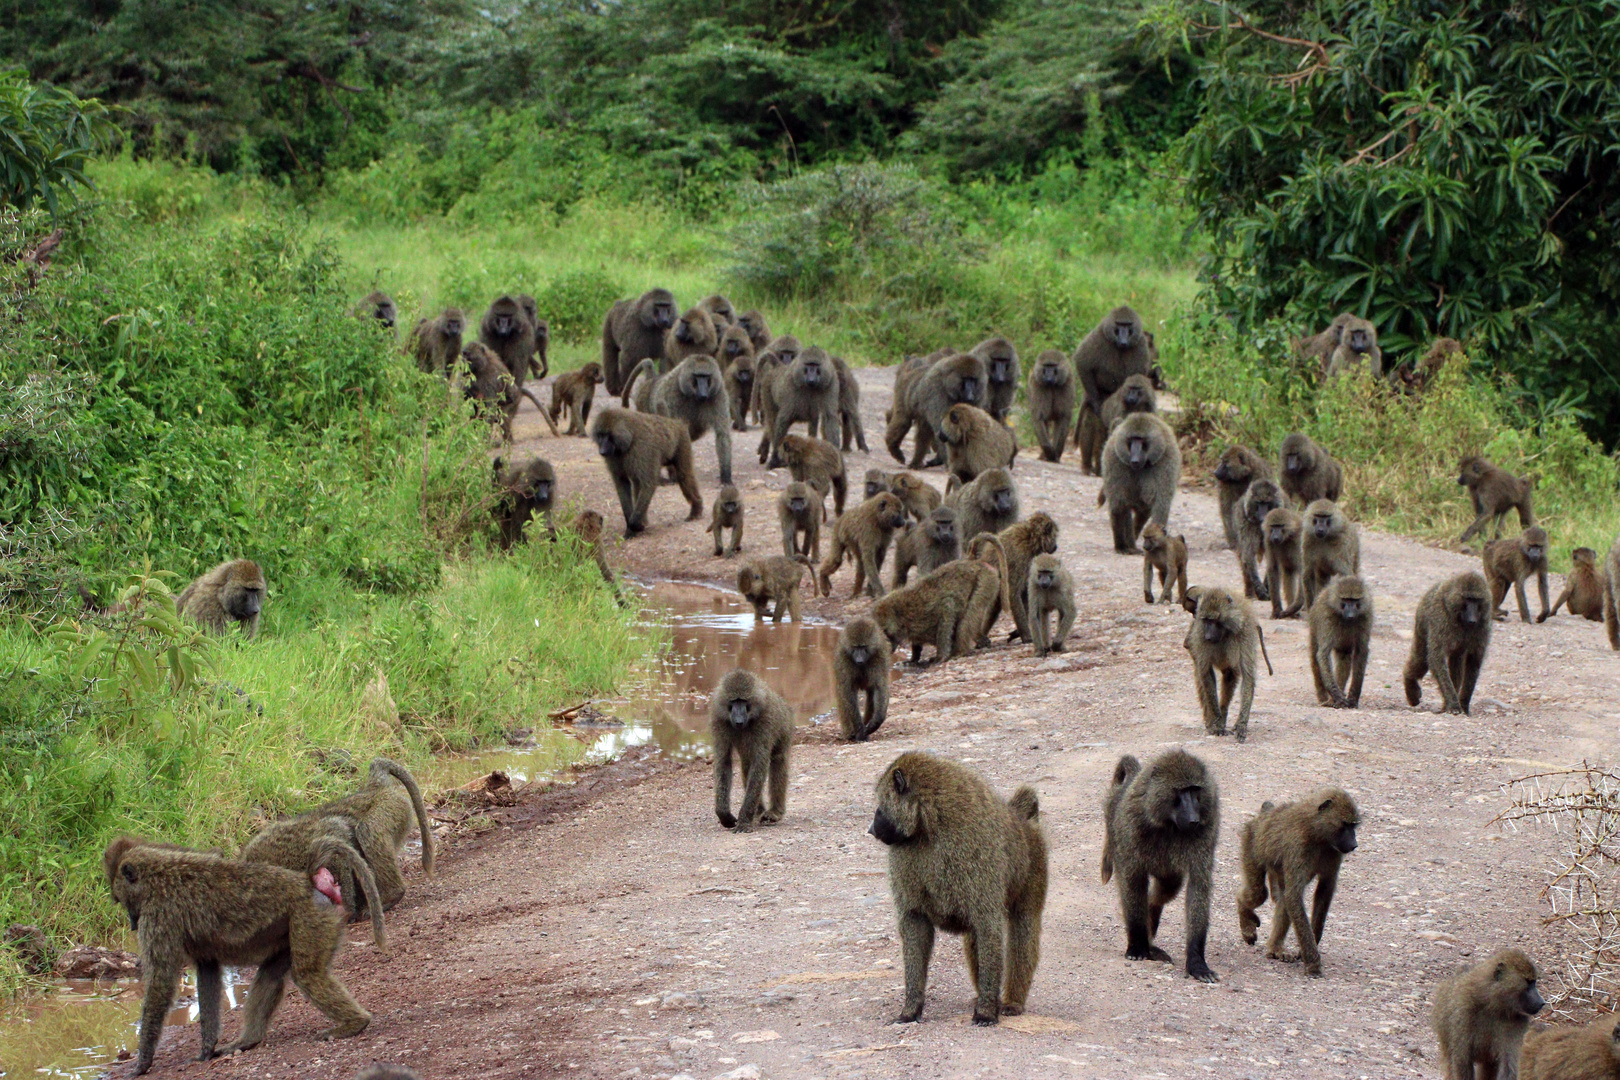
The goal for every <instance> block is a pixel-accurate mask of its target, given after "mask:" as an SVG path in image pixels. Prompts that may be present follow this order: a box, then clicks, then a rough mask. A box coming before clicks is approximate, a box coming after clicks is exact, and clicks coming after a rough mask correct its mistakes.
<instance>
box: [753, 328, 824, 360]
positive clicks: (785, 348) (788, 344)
mask: <svg viewBox="0 0 1620 1080" xmlns="http://www.w3.org/2000/svg"><path fill="white" fill-rule="evenodd" d="M767 348H768V349H769V351H771V352H773V353H775V354H776V358H777V359H778V360H780V361H781V362H782V363H784V364H791V363H793V361H795V360H797V359H798V358H799V354H800V353H801V352H803V351H804V346H803V345H801V344H799V339H798V338H796V337H794V336H793V335H792V334H783V335H782V336H781V337H779V338H777V339H776V340H774V341H772V342H771V343H770V345H769V346H767ZM822 356H823V357H825V356H826V354H825V353H823V354H822Z"/></svg>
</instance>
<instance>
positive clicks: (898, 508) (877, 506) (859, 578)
mask: <svg viewBox="0 0 1620 1080" xmlns="http://www.w3.org/2000/svg"><path fill="white" fill-rule="evenodd" d="M905 523H906V508H905V507H904V506H903V505H901V503H900V500H899V499H897V498H895V497H894V496H893V495H889V494H883V495H878V496H876V497H875V498H871V499H867V500H866V501H865V502H863V503H861V505H859V506H857V507H855V508H853V509H852V510H850V512H849V513H847V514H845V515H843V516H842V517H840V518H839V519H838V521H837V522H836V523H835V524H834V525H833V535H832V550H830V551H829V552H828V553H827V560H826V561H825V562H823V563H822V564H821V570H820V571H819V574H820V578H821V595H822V596H831V595H832V576H833V574H835V573H837V572H838V568H839V567H840V566H842V565H843V564H844V555H845V554H846V553H847V554H848V555H849V557H850V561H852V562H853V563H854V564H855V587H854V589H853V590H852V591H851V592H850V594H849V595H850V596H852V597H854V596H859V595H860V594H861V589H862V588H863V587H864V588H865V589H866V592H867V595H869V596H871V597H873V598H874V599H875V598H878V597H881V596H882V595H883V581H882V579H881V577H880V572H881V571H882V569H883V559H884V556H886V555H887V554H888V553H889V540H890V538H892V537H893V536H894V531H895V530H896V529H899V528H902V527H904V526H905Z"/></svg>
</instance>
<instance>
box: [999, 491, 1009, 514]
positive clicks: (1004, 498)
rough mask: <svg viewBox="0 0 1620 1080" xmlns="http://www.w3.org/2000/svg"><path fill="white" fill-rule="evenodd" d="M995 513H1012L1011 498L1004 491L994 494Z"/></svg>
mask: <svg viewBox="0 0 1620 1080" xmlns="http://www.w3.org/2000/svg"><path fill="white" fill-rule="evenodd" d="M996 513H998V514H1010V513H1012V496H1011V495H1008V494H1007V493H1006V492H1005V491H998V492H996Z"/></svg>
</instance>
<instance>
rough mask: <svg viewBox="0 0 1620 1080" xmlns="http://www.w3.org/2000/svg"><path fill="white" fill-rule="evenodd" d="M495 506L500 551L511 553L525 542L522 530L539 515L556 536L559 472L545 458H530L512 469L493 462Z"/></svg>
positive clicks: (548, 530) (499, 461) (496, 460)
mask: <svg viewBox="0 0 1620 1080" xmlns="http://www.w3.org/2000/svg"><path fill="white" fill-rule="evenodd" d="M494 468H495V490H496V498H495V506H494V507H493V508H492V511H491V512H492V513H493V515H494V517H495V524H496V526H497V527H498V528H499V529H500V535H501V550H502V551H510V550H512V545H514V544H516V543H517V542H518V541H519V540H521V539H523V527H524V526H525V525H527V524H528V523H529V522H530V521H532V520H533V519H534V517H535V515H537V514H538V515H539V516H540V517H541V518H542V519H544V521H545V523H546V532H548V533H550V534H551V535H552V536H555V535H556V533H557V530H556V529H555V528H553V527H552V524H551V504H552V500H553V497H554V494H555V489H556V486H557V471H556V470H555V469H553V468H552V467H551V462H549V461H546V460H545V459H544V458H531V459H530V460H528V461H526V462H524V463H523V464H522V465H514V466H511V467H510V468H509V467H507V465H506V463H505V462H504V461H502V460H501V459H500V458H496V459H495V462H494Z"/></svg>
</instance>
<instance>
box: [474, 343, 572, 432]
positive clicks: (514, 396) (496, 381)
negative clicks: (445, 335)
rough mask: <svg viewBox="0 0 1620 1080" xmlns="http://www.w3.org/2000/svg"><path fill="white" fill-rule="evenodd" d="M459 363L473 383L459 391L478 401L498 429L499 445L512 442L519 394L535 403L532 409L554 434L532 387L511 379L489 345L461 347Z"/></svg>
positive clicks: (547, 414)
mask: <svg viewBox="0 0 1620 1080" xmlns="http://www.w3.org/2000/svg"><path fill="white" fill-rule="evenodd" d="M461 360H462V362H463V363H464V364H466V365H467V370H468V371H469V372H470V373H471V374H472V380H471V381H470V382H468V383H467V385H466V386H465V387H463V389H462V392H463V394H464V395H465V396H466V397H467V398H468V399H469V400H472V401H476V402H478V409H479V411H480V412H481V413H482V414H483V415H484V416H485V418H486V419H488V420H489V423H490V426H491V427H494V426H496V425H499V426H500V429H501V441H502V442H508V443H509V442H511V441H512V418H513V417H515V416H517V411H518V397H519V396H520V395H521V396H523V397H527V398H528V399H529V400H530V401H532V402H534V407H535V408H536V409H538V410H539V411H540V419H542V420H544V421H545V422H546V426H547V427H549V428H551V433H552V434H553V435H555V434H557V425H556V424H555V423H554V422H553V421H552V419H551V413H550V411H549V410H548V409H547V408H546V407H545V405H543V404H541V402H540V399H539V398H537V397H535V396H534V388H533V387H529V386H524V385H522V384H521V383H519V382H518V381H517V379H515V378H513V376H512V372H511V371H510V370H508V368H507V366H506V365H505V364H503V363H502V362H501V358H500V357H499V356H497V355H496V354H495V352H494V350H492V349H491V348H490V347H489V346H487V345H485V344H484V343H483V342H481V341H469V342H467V344H466V345H464V346H462V349H461Z"/></svg>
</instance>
